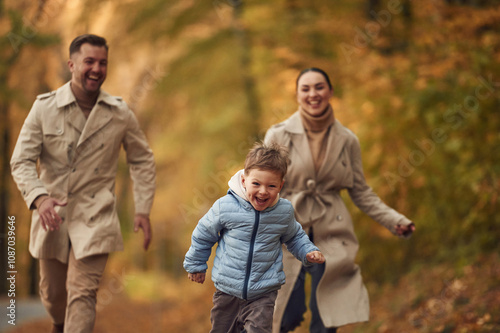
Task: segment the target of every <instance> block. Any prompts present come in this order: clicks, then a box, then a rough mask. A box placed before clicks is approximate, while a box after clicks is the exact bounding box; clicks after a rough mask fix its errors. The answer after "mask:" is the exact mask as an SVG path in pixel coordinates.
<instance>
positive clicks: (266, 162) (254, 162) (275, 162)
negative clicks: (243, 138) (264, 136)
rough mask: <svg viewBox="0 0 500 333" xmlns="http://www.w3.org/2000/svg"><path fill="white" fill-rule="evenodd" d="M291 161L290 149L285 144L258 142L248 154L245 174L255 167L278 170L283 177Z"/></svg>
mask: <svg viewBox="0 0 500 333" xmlns="http://www.w3.org/2000/svg"><path fill="white" fill-rule="evenodd" d="M289 163H290V159H289V158H288V149H287V148H286V147H285V146H282V145H279V144H277V143H271V144H268V145H266V144H264V143H256V144H255V145H254V146H253V148H252V149H251V150H250V151H249V152H248V154H247V157H246V160H245V175H248V174H249V173H250V171H251V170H253V169H259V170H267V171H273V172H278V173H280V174H281V179H283V178H285V175H286V172H287V169H288V164H289Z"/></svg>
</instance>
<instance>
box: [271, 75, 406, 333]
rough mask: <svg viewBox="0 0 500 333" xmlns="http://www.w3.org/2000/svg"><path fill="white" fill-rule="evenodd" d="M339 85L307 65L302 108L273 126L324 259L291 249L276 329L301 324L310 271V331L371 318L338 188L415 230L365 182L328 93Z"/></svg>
mask: <svg viewBox="0 0 500 333" xmlns="http://www.w3.org/2000/svg"><path fill="white" fill-rule="evenodd" d="M332 95H333V88H332V85H331V82H330V79H329V77H328V75H327V74H326V73H325V72H324V71H323V70H321V69H318V68H309V69H306V70H304V71H302V72H301V73H300V75H299V76H298V78H297V102H298V104H299V110H298V111H297V112H295V113H294V114H293V115H292V116H291V117H290V118H288V119H287V120H286V121H284V122H282V123H280V124H277V125H274V126H273V127H271V128H270V129H269V131H268V132H267V134H266V138H265V141H266V143H270V142H277V143H280V144H282V145H285V146H287V147H288V149H289V153H290V160H291V164H290V167H289V172H288V174H287V177H286V182H285V185H284V187H283V189H282V191H281V195H282V197H283V198H286V199H288V200H290V201H291V202H292V204H293V205H294V207H295V213H296V218H297V220H298V221H299V222H300V223H301V224H302V226H303V228H304V229H305V230H306V232H307V233H308V234H309V236H310V237H311V240H313V241H314V243H315V244H316V245H317V246H318V247H319V248H320V250H321V251H322V252H323V254H324V255H325V258H326V262H325V264H323V265H315V268H313V269H308V268H305V267H303V266H302V265H301V263H300V262H298V261H297V260H294V258H293V256H292V255H291V254H290V253H288V252H287V251H285V253H284V258H283V263H284V266H285V273H286V277H287V283H286V284H285V285H284V286H283V287H282V289H281V290H280V292H279V294H278V299H277V301H276V309H275V314H274V324H273V333H278V332H289V331H291V330H293V329H294V328H296V327H298V326H299V325H300V322H301V321H302V320H303V314H304V313H305V312H306V310H307V308H306V305H305V293H304V280H305V274H306V273H310V274H311V276H312V279H311V281H312V286H311V288H312V289H311V300H310V304H309V306H310V309H311V312H312V317H311V326H310V332H312V333H320V332H322V333H323V332H330V333H331V332H336V328H337V327H339V326H343V325H346V324H350V323H356V322H362V321H367V320H368V318H369V304H368V293H367V291H366V288H365V286H364V285H363V281H362V278H361V273H360V270H359V267H358V266H357V265H356V264H355V263H354V260H355V257H356V253H357V251H358V241H357V239H356V236H355V234H354V229H353V224H352V220H351V217H350V215H349V213H348V211H347V208H346V206H345V204H344V202H343V201H342V199H341V197H340V190H342V189H347V190H348V192H349V195H350V197H351V199H352V200H353V202H354V203H355V204H356V206H358V207H359V208H360V209H361V210H362V211H364V212H365V213H366V214H368V215H369V216H370V217H372V218H373V219H374V220H376V221H377V222H379V223H380V224H382V225H383V226H385V227H386V228H388V229H389V230H390V231H391V232H392V233H394V234H396V235H400V236H409V235H411V233H412V232H413V231H414V230H415V226H414V224H413V223H412V222H411V221H410V220H409V219H407V218H406V217H405V216H403V215H401V214H400V213H398V212H396V211H395V210H394V209H392V208H390V207H388V206H387V205H386V204H384V203H383V202H382V201H381V200H380V198H379V197H378V196H377V195H376V194H375V193H374V192H373V191H372V189H371V188H370V187H369V186H368V185H367V184H366V181H365V177H364V174H363V168H362V162H361V149H360V145H359V141H358V139H357V137H356V136H355V135H354V134H353V133H352V132H351V131H350V130H348V129H347V128H345V127H344V126H342V124H340V122H339V121H338V120H336V119H335V116H334V112H333V109H332V107H331V105H330V102H329V100H330V98H331V97H332Z"/></svg>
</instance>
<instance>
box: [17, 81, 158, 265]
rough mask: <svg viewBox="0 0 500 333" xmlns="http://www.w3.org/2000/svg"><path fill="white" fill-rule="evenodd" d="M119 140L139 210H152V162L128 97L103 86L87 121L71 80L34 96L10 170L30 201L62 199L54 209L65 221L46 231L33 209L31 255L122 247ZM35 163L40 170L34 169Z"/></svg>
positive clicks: (97, 251) (54, 255)
mask: <svg viewBox="0 0 500 333" xmlns="http://www.w3.org/2000/svg"><path fill="white" fill-rule="evenodd" d="M122 145H123V147H124V148H125V151H126V156H127V162H128V164H129V166H130V175H131V178H132V180H133V183H134V185H133V191H134V200H135V210H136V213H143V214H149V212H150V210H151V206H152V203H153V197H154V192H155V162H154V157H153V153H152V151H151V149H150V148H149V146H148V143H147V141H146V138H145V136H144V134H143V132H142V131H141V130H140V128H139V125H138V122H137V119H136V118H135V116H134V114H133V112H132V111H131V110H130V109H129V108H128V106H127V105H126V103H125V102H123V101H122V100H121V98H119V97H113V96H111V95H109V94H107V93H105V92H104V91H101V93H100V95H99V97H98V100H97V103H96V105H95V107H94V109H93V110H92V112H91V113H90V116H89V118H88V119H85V117H84V115H83V113H82V111H81V109H80V108H79V107H78V106H77V104H76V100H75V97H74V95H73V93H72V92H71V88H70V85H69V82H68V83H66V84H65V85H63V86H62V87H60V88H59V89H57V90H56V91H53V92H51V93H47V94H43V95H40V96H38V97H37V99H36V101H35V103H34V104H33V107H32V109H31V111H30V113H29V115H28V117H27V118H26V121H25V123H24V125H23V127H22V129H21V133H20V134H19V138H18V141H17V144H16V147H15V148H14V152H13V155H12V159H11V171H12V175H13V177H14V180H15V182H16V183H17V186H18V188H19V190H20V191H21V194H22V196H23V197H24V200H25V202H26V204H27V205H28V207H29V208H30V209H33V208H34V206H33V202H34V201H35V199H36V198H37V197H38V196H40V195H42V194H50V195H51V196H52V197H54V198H56V199H59V200H63V201H65V202H67V203H68V204H67V206H64V207H56V210H57V211H58V213H59V215H60V216H61V218H63V219H64V222H63V223H62V225H61V227H60V229H59V230H58V231H45V230H43V228H42V225H41V223H40V219H39V215H38V212H37V210H36V209H35V210H33V216H32V224H31V233H30V245H29V249H30V253H31V254H32V255H33V256H34V257H35V258H42V259H48V258H55V259H58V260H60V261H61V262H64V263H66V262H67V261H68V255H69V249H70V244H71V247H72V248H73V250H74V253H75V257H76V259H80V258H83V257H86V256H89V255H93V254H100V253H109V252H112V251H119V250H122V249H123V239H122V235H121V230H120V223H119V221H118V215H117V212H116V203H115V194H114V189H115V177H116V172H117V166H118V155H119V151H120V147H121V146H122ZM37 161H38V162H39V172H37Z"/></svg>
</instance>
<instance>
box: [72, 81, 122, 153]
mask: <svg viewBox="0 0 500 333" xmlns="http://www.w3.org/2000/svg"><path fill="white" fill-rule="evenodd" d="M118 105H119V102H118V100H117V99H116V98H114V97H113V96H111V95H109V94H108V93H106V92H104V91H102V90H101V93H100V95H99V98H98V99H97V102H96V103H95V105H94V108H93V109H92V111H91V112H90V116H89V118H88V119H87V122H86V124H85V127H84V128H83V131H82V135H80V139H79V140H78V144H77V145H76V146H77V149H78V147H79V146H80V145H82V144H83V143H84V142H85V141H87V140H88V139H90V138H91V137H92V136H93V135H94V134H95V133H96V132H98V131H99V130H101V129H102V128H103V127H104V126H106V124H107V123H109V122H110V121H111V119H112V118H113V115H112V108H111V107H112V106H118Z"/></svg>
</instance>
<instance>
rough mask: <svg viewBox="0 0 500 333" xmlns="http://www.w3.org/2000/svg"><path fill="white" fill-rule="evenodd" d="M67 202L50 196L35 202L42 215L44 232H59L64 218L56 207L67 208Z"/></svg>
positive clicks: (39, 198)
mask: <svg viewBox="0 0 500 333" xmlns="http://www.w3.org/2000/svg"><path fill="white" fill-rule="evenodd" d="M66 205H67V202H63V201H60V200H57V199H54V198H52V197H50V196H48V195H43V196H40V197H38V198H37V199H36V200H35V206H36V209H37V210H38V215H40V220H41V222H42V228H43V230H45V231H47V230H50V231H54V230H59V225H61V223H63V220H62V218H61V217H60V216H59V214H57V213H56V210H55V209H54V207H55V206H66Z"/></svg>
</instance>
